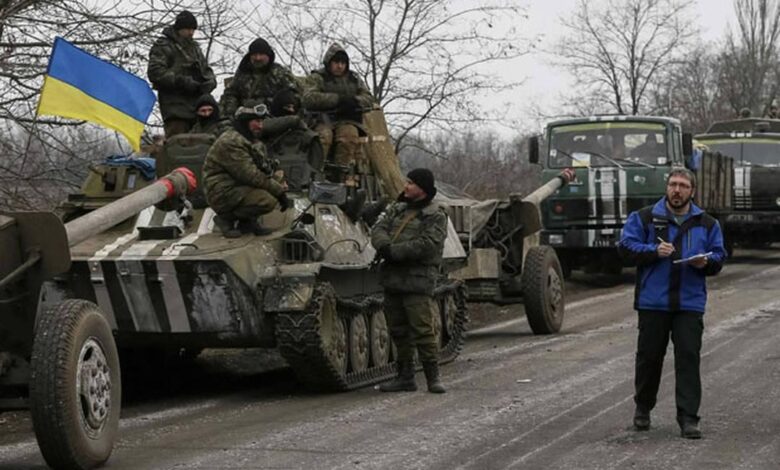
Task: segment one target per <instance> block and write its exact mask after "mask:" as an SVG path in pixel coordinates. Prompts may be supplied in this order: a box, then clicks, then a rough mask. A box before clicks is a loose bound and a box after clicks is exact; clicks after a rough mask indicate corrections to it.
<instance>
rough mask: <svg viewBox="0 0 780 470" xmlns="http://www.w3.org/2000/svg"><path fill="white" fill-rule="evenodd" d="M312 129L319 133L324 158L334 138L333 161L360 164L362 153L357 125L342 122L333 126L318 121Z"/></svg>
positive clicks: (342, 163)
mask: <svg viewBox="0 0 780 470" xmlns="http://www.w3.org/2000/svg"><path fill="white" fill-rule="evenodd" d="M314 130H315V131H316V132H317V134H319V135H320V143H321V144H322V154H323V155H325V158H326V159H327V158H328V155H329V152H330V148H331V146H333V142H334V140H335V143H336V148H335V149H334V150H333V161H334V162H336V163H338V164H340V165H349V164H350V163H357V164H360V163H361V162H362V160H363V154H362V152H361V151H360V150H361V149H360V140H359V134H358V128H357V127H355V126H353V125H352V124H348V123H344V122H339V123H336V125H335V128H334V125H333V124H329V123H320V124H318V125H317V127H315V128H314Z"/></svg>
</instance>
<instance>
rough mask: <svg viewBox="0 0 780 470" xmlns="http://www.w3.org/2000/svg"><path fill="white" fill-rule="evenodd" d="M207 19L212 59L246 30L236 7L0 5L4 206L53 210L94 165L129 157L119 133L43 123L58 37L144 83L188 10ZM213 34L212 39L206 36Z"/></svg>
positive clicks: (193, 2) (149, 2)
mask: <svg viewBox="0 0 780 470" xmlns="http://www.w3.org/2000/svg"><path fill="white" fill-rule="evenodd" d="M185 8H186V9H190V10H191V11H193V12H195V14H196V15H197V16H198V17H199V18H200V19H201V25H200V26H201V27H200V28H199V29H200V31H201V34H202V35H204V36H205V37H206V40H205V41H204V42H205V49H206V51H208V52H211V53H212V56H211V57H210V60H212V61H215V59H217V60H216V62H218V63H219V60H221V59H223V57H222V56H218V54H217V53H218V52H219V51H222V50H223V49H224V48H222V47H221V46H220V41H222V40H224V39H225V38H229V36H230V34H232V32H233V31H235V30H236V29H237V28H238V26H239V24H240V23H239V21H238V14H237V12H236V11H235V9H234V8H233V4H232V3H231V2H229V1H228V0H216V1H214V0H188V1H182V0H140V1H135V2H126V1H119V0H111V1H110V2H84V1H80V0H6V1H4V2H2V3H0V122H2V125H3V127H4V130H5V132H4V133H3V135H2V137H0V152H1V154H0V199H2V200H3V201H4V202H5V204H6V205H13V206H16V207H25V208H32V207H42V206H50V205H52V203H53V202H56V200H57V199H59V198H60V197H61V195H62V191H63V190H64V189H66V188H68V187H73V186H75V185H77V184H78V182H79V181H80V180H81V179H82V177H83V176H84V174H85V173H86V171H87V170H88V168H89V166H90V163H91V162H93V161H95V160H99V159H102V158H104V157H105V156H107V155H108V154H110V153H115V152H119V151H123V148H125V146H124V145H123V144H122V143H120V140H119V139H118V138H117V137H116V134H115V133H112V132H108V131H104V130H101V129H100V128H97V127H96V126H92V125H86V126H85V125H84V124H85V123H83V122H74V121H71V120H62V119H58V118H52V117H48V116H46V117H40V118H36V117H35V109H36V106H37V103H38V96H39V92H40V88H41V86H42V83H43V77H44V74H45V72H46V66H47V63H48V59H49V55H50V54H51V46H52V43H53V38H54V37H55V36H62V37H63V38H65V39H67V40H68V41H70V42H72V43H74V44H76V45H77V46H79V47H81V48H83V49H85V50H87V51H88V52H90V53H92V54H94V55H96V56H98V57H100V58H102V59H105V60H107V61H109V62H112V63H114V64H116V65H118V66H120V67H123V68H124V69H126V70H128V71H130V72H133V73H135V74H136V75H139V76H142V77H143V76H145V70H146V63H147V55H148V50H149V48H150V46H151V44H152V43H153V41H154V40H155V39H156V37H157V36H158V35H159V33H160V32H161V30H162V28H163V26H164V25H166V24H170V23H171V22H172V21H173V18H174V16H175V15H176V13H178V12H179V11H180V10H181V9H185ZM204 33H205V34H204Z"/></svg>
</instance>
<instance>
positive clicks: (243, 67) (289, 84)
mask: <svg viewBox="0 0 780 470" xmlns="http://www.w3.org/2000/svg"><path fill="white" fill-rule="evenodd" d="M265 45H266V46H267V43H266V44H265ZM250 47H251V46H250ZM269 52H270V54H269V58H270V59H271V60H270V62H269V63H268V64H266V65H265V66H264V67H262V68H256V67H255V66H254V65H253V64H252V61H251V60H250V58H249V56H250V55H251V53H247V54H245V55H244V58H243V59H241V63H240V64H239V65H238V69H237V70H236V73H235V75H234V76H233V79H232V80H231V82H230V85H228V86H227V88H225V93H223V94H222V98H221V99H220V107H221V108H222V112H223V114H224V115H225V116H233V113H235V111H236V109H238V107H239V106H242V105H245V104H246V103H247V102H248V101H255V102H258V103H263V104H265V105H266V106H271V102H272V100H273V97H274V95H276V93H278V92H279V91H281V90H283V89H291V90H294V91H295V93H300V87H299V85H298V81H297V80H296V79H295V77H294V76H293V74H292V72H290V70H288V69H287V68H286V67H284V66H282V65H279V64H277V63H275V62H274V61H275V59H276V55H275V54H274V53H273V51H272V50H270V47H269Z"/></svg>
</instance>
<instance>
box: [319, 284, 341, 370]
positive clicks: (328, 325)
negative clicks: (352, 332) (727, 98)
mask: <svg viewBox="0 0 780 470" xmlns="http://www.w3.org/2000/svg"><path fill="white" fill-rule="evenodd" d="M322 287H323V293H324V295H323V297H322V303H321V305H320V312H319V316H320V328H321V335H322V347H323V349H324V351H325V354H326V356H327V357H328V360H329V361H330V363H331V365H332V366H333V368H334V369H335V371H336V372H337V373H338V374H340V375H345V374H346V373H347V329H346V326H345V325H344V320H343V319H342V318H341V317H340V316H339V314H338V310H337V309H336V293H335V292H334V291H333V288H332V287H331V286H330V285H327V287H326V285H324V284H323V285H322Z"/></svg>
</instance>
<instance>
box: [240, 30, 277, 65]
mask: <svg viewBox="0 0 780 470" xmlns="http://www.w3.org/2000/svg"><path fill="white" fill-rule="evenodd" d="M253 52H260V53H263V54H266V55H267V56H268V57H269V59H270V60H269V61H268V65H267V66H266V70H270V68H271V67H272V66H273V65H274V64H275V63H276V53H275V52H274V50H273V48H272V47H271V45H270V44H268V41H266V40H265V39H263V38H257V39H255V40H254V41H252V43H251V44H250V45H249V51H248V52H247V53H246V54H244V57H243V58H242V59H241V63H239V64H238V70H239V71H241V72H249V73H251V72H252V61H251V59H250V58H249V56H250V55H252V53H253Z"/></svg>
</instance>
